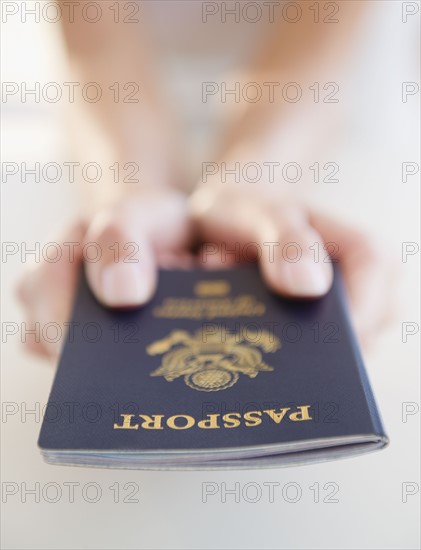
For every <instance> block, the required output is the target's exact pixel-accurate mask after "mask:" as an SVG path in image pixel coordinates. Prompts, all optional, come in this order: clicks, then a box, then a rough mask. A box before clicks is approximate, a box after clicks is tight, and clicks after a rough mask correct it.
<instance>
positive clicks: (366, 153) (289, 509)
mask: <svg viewBox="0 0 421 550" xmlns="http://www.w3.org/2000/svg"><path fill="white" fill-rule="evenodd" d="M401 10H402V3H401V2H393V1H392V2H372V6H371V10H370V12H369V14H368V16H367V20H366V21H365V23H364V25H363V28H362V29H361V31H360V36H359V37H358V49H356V50H355V54H354V62H353V65H352V68H351V69H350V71H349V78H348V86H347V91H348V96H347V97H348V100H350V98H351V103H352V106H351V111H350V112H351V116H350V121H349V124H348V126H347V130H346V135H345V136H344V140H343V143H338V144H337V145H336V146H335V149H334V150H333V151H332V150H329V152H328V153H327V154H326V157H328V160H331V159H340V160H341V163H342V164H341V166H342V165H344V166H346V170H344V179H343V180H341V185H340V186H338V187H337V188H334V189H332V187H330V188H329V189H328V190H326V192H325V193H324V194H323V196H322V202H323V206H324V207H326V208H328V209H329V208H331V209H332V210H335V211H336V212H337V213H338V215H340V216H344V217H347V218H349V219H351V220H353V221H354V223H355V224H357V225H360V226H362V227H365V228H367V229H368V230H369V231H371V232H373V233H376V234H378V235H380V236H381V238H382V239H383V240H384V242H386V243H387V244H388V246H389V247H390V250H391V253H392V254H393V256H394V258H395V261H396V264H399V265H400V267H401V274H402V275H401V283H400V285H399V286H396V287H393V288H390V289H389V291H388V294H387V295H385V296H384V300H385V301H390V299H391V297H392V296H393V295H398V296H399V300H398V301H399V303H400V308H399V311H398V313H397V315H396V318H395V320H394V322H393V323H392V324H391V325H390V326H389V327H388V328H387V329H386V330H385V332H384V333H383V334H382V336H381V338H380V340H379V342H378V343H377V345H376V346H375V347H374V349H372V350H371V351H370V352H369V353H368V354H367V355H366V365H367V369H368V372H369V375H370V379H371V382H372V384H373V387H374V389H375V394H376V398H377V401H378V404H379V407H380V410H381V413H382V417H383V421H384V424H385V426H386V430H387V433H388V434H389V436H390V439H391V444H390V446H389V447H388V448H387V449H386V450H385V451H382V452H379V453H374V454H371V455H367V456H363V457H359V458H354V459H347V460H342V461H338V462H333V463H327V464H320V465H312V466H302V467H296V468H287V469H278V470H266V471H265V470H262V471H242V472H235V471H233V472H207V473H200V472H185V473H183V472H181V473H180V472H177V473H172V472H162V473H161V472H141V471H116V470H109V471H107V470H95V469H81V468H69V467H53V466H48V465H46V464H44V462H43V461H42V458H41V456H40V453H39V451H38V448H37V437H38V433H39V429H40V421H39V419H36V418H34V416H33V415H29V416H27V417H26V421H24V422H23V421H22V419H21V416H20V414H16V415H13V416H11V417H3V419H2V425H1V427H2V440H1V443H2V445H1V452H2V482H3V488H4V483H6V482H9V483H16V484H18V486H19V493H18V494H16V495H14V496H9V497H8V499H7V502H6V503H5V504H3V514H2V545H3V547H4V548H10V549H11V548H16V549H17V548H39V549H47V548H63V549H64V548H68V549H73V548H104V549H114V548H115V549H117V548H157V549H158V548H349V549H351V548H352V549H355V548H364V549H366V548H382V549H383V548H405V549H407V548H419V523H418V522H419V498H418V496H409V497H408V499H407V502H406V503H404V502H403V500H402V484H403V483H405V482H414V483H418V484H419V436H420V429H419V414H418V415H414V416H410V417H409V418H408V421H407V422H406V423H404V422H403V421H402V407H403V403H405V402H415V403H417V404H419V359H418V358H419V355H418V342H417V340H418V339H417V337H410V338H408V341H407V343H403V342H402V338H401V330H402V322H406V321H414V322H419V309H418V302H419V293H418V276H419V271H418V260H417V258H416V257H414V258H409V260H408V262H407V263H402V262H401V246H402V242H404V241H415V242H419V237H418V202H419V192H418V182H417V178H416V177H413V178H410V179H409V181H408V182H407V183H406V184H404V183H402V181H401V163H402V162H404V161H415V162H419V156H418V148H419V141H418V117H419V111H418V103H419V95H418V97H414V98H412V99H411V98H410V99H409V101H408V102H407V103H406V104H404V103H402V101H401V86H402V82H404V81H419V74H418V68H417V67H418V60H417V55H416V52H417V48H418V45H417V44H418V25H419V15H418V16H415V17H413V18H411V19H410V21H408V23H406V24H404V23H402V19H401ZM61 56H62V52H61V45H60V42H59V40H58V29H57V28H56V27H55V26H54V25H47V24H45V23H43V24H31V23H30V22H27V23H26V24H24V25H22V24H20V23H19V20H18V19H13V21H11V22H9V23H7V24H5V25H3V65H4V66H3V80H4V81H16V82H22V81H28V82H34V81H40V82H43V81H44V82H46V81H60V67H61V66H62V63H63V61H62V58H61ZM2 108H3V120H4V130H3V132H4V134H3V135H4V143H3V161H16V162H19V163H20V162H22V161H26V162H27V163H31V162H35V161H40V162H43V161H44V162H48V161H56V162H60V159H62V161H63V160H65V159H68V157H69V153H66V151H67V145H66V139H64V137H63V134H64V129H63V125H62V122H61V119H60V118H59V116H58V114H57V113H58V109H57V108H52V107H50V106H48V105H46V104H33V103H32V102H29V103H27V104H22V103H21V102H20V101H19V100H18V99H15V100H14V101H8V102H7V103H6V104H3V105H2ZM66 155H67V156H66ZM71 158H72V157H71ZM318 197H319V198H318V199H315V200H321V199H320V193H319V195H318ZM2 199H3V201H2V214H3V216H2V240H3V241H14V242H17V243H21V242H28V243H33V242H35V241H40V242H44V241H48V240H52V239H53V237H54V234H55V233H56V232H57V231H58V230H59V229H61V228H62V227H63V226H64V225H65V224H66V223H67V222H69V221H71V220H72V219H73V217H74V215H75V213H76V211H77V201H76V198H75V193H74V188H72V185H71V184H52V183H48V182H44V183H43V182H41V183H39V184H34V183H26V184H23V183H21V182H19V181H18V179H17V178H15V179H14V180H13V179H9V180H8V181H7V182H5V183H2ZM2 269H3V283H2V320H3V323H4V322H17V323H20V322H21V321H22V320H23V311H22V310H21V307H20V306H19V305H18V303H17V301H16V299H15V295H14V292H15V291H14V287H15V284H16V281H17V280H18V278H19V277H20V275H21V272H22V269H23V266H22V263H21V262H20V261H19V259H18V258H17V257H14V258H12V259H9V261H8V262H7V263H3V264H2ZM2 360H3V361H2V365H3V366H2V369H3V370H2V400H3V402H13V403H17V404H18V406H19V409H20V410H22V408H23V407H24V406H25V405H24V404H26V407H27V408H28V409H33V408H34V407H35V406H36V404H37V403H38V404H40V406H41V407H42V406H43V405H44V404H45V403H46V402H47V399H48V394H49V390H50V387H51V384H52V380H53V376H54V367H53V366H51V365H49V364H48V363H46V362H44V361H41V360H39V359H36V358H34V357H32V356H29V355H27V354H25V353H24V351H23V350H22V347H21V346H20V345H19V341H18V338H17V337H15V338H9V340H8V341H7V343H5V344H3V351H2ZM338 364H339V365H340V357H338ZM36 482H39V483H40V486H41V488H42V487H44V486H45V484H47V483H56V484H59V485H60V487H61V488H62V489H63V495H62V497H61V499H60V500H59V502H57V503H49V502H47V501H46V499H45V498H43V496H42V494H41V500H40V502H39V503H36V502H34V496H31V495H28V497H27V502H22V494H21V489H22V488H23V487H24V486H22V484H26V486H27V487H28V488H31V487H33V486H34V484H35V483H36ZM66 482H77V483H79V484H80V485H79V486H78V487H76V489H75V502H74V503H70V502H69V498H68V493H67V492H66V487H65V486H64V485H63V483H66ZM92 482H95V483H97V484H99V485H100V486H101V489H102V497H101V498H100V500H99V502H97V503H95V504H94V503H89V502H86V501H84V500H83V498H82V497H81V489H82V487H83V486H84V485H85V484H87V483H92ZM115 482H118V483H119V484H120V487H121V488H122V487H123V485H124V484H125V483H126V482H135V483H137V484H138V486H139V488H140V490H139V493H138V494H137V498H138V500H139V502H138V503H123V502H119V503H114V502H113V493H112V491H111V490H110V489H109V487H110V486H111V485H112V484H113V483H115ZM203 482H216V483H217V484H221V483H224V482H225V483H226V486H227V488H233V487H234V484H235V483H240V488H241V489H243V488H244V485H245V484H247V483H249V482H253V483H259V484H260V486H261V487H262V490H263V492H262V497H261V499H260V501H259V502H255V503H252V502H247V495H246V498H244V497H243V496H241V495H240V502H238V503H237V502H235V500H234V497H233V496H232V495H231V496H229V495H228V496H227V502H225V503H224V502H222V499H221V493H218V494H217V495H215V496H212V497H209V498H208V502H206V503H204V502H202V483H203ZM264 482H271V483H279V484H280V485H279V486H277V487H275V500H274V502H273V503H271V502H269V498H268V490H267V488H266V487H265V486H263V485H262V484H263V483H264ZM291 482H294V483H297V484H299V485H300V487H301V490H302V497H301V499H300V500H299V501H298V502H296V503H289V502H287V501H286V500H285V499H284V498H283V497H282V491H281V489H282V487H283V486H284V485H285V484H287V483H291ZM327 482H334V483H336V484H338V486H339V493H338V494H337V495H336V497H337V498H338V499H339V502H338V503H323V502H319V503H315V502H314V493H313V492H312V491H311V490H310V489H309V487H310V486H312V485H314V484H315V483H319V484H320V486H321V487H323V485H324V484H325V483H327ZM52 494H53V492H52V493H51V495H52ZM126 494H127V492H125V491H124V490H122V493H121V496H120V501H121V500H122V497H123V496H124V495H126ZM253 494H254V493H253V491H252V490H251V489H250V494H249V496H250V497H252V496H253ZM291 494H292V493H291ZM51 495H50V496H51ZM321 495H322V497H323V496H326V491H323V490H322V492H321ZM3 496H5V495H3Z"/></svg>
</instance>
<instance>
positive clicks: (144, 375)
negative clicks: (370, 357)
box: [39, 265, 388, 469]
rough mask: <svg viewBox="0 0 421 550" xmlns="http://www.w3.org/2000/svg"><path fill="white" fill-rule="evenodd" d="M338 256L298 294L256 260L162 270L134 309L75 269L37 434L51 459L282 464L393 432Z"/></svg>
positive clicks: (366, 446) (360, 445)
mask: <svg viewBox="0 0 421 550" xmlns="http://www.w3.org/2000/svg"><path fill="white" fill-rule="evenodd" d="M387 442H388V440H387V437H386V435H385V433H384V430H383V427H382V424H381V421H380V418H379V414H378V411H377V407H376V404H375V401H374V398H373V394H372V391H371V388H370V384H369V381H368V378H367V374H366V371H365V368H364V365H363V361H362V356H361V353H360V350H359V346H358V343H357V340H356V338H355V335H354V332H353V329H352V327H351V324H350V320H349V316H348V308H347V303H346V296H345V291H344V287H343V283H342V280H341V274H340V271H339V268H338V267H337V266H335V277H334V283H333V286H332V288H331V290H330V291H329V293H328V294H327V295H326V296H325V297H323V298H321V299H318V300H311V301H296V300H295V301H293V300H288V299H285V298H282V297H280V296H277V295H275V294H274V293H273V292H271V291H270V290H269V289H268V288H267V287H266V286H265V284H264V282H263V281H262V280H261V277H260V274H259V271H258V269H257V267H256V266H247V265H245V266H242V267H237V268H235V269H232V270H226V271H202V270H191V271H161V272H160V274H159V285H158V289H157V292H156V294H155V296H154V298H153V300H152V301H151V303H149V304H148V305H146V306H144V307H143V308H139V309H131V310H124V311H123V310H120V311H115V310H110V309H106V308H105V307H103V306H101V305H100V304H99V303H98V302H97V301H96V299H95V298H94V296H93V294H92V293H91V291H90V289H89V288H88V285H87V282H86V278H85V275H84V273H83V272H82V273H81V278H80V283H79V288H78V292H77V296H76V301H75V306H74V311H73V317H72V320H71V321H70V322H69V323H68V330H67V336H66V342H65V345H64V348H63V352H62V356H61V359H60V362H59V367H58V370H57V374H56V377H55V381H54V384H53V388H52V391H51V395H50V398H49V403H48V405H47V407H46V410H45V415H44V419H43V425H42V428H41V433H40V437H39V446H40V448H41V451H42V453H43V456H44V458H45V459H46V460H47V461H48V462H50V463H53V464H68V465H85V466H105V467H120V468H148V469H152V468H153V469H174V468H183V469H187V468H190V469H199V468H203V469H209V468H210V469H213V468H218V467H222V468H255V467H278V466H282V465H290V464H300V463H306V462H314V461H321V460H329V459H333V458H339V457H344V456H351V455H355V454H361V453H364V452H368V451H371V450H374V449H379V448H381V447H384V446H385V445H386V444H387Z"/></svg>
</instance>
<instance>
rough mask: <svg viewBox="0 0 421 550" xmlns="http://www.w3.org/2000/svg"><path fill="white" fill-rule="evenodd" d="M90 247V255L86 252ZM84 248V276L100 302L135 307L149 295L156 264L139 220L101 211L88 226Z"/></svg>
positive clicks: (154, 284) (153, 283) (155, 273)
mask: <svg viewBox="0 0 421 550" xmlns="http://www.w3.org/2000/svg"><path fill="white" fill-rule="evenodd" d="M90 248H91V249H92V251H93V252H92V257H89V255H88V251H89V249H90ZM85 250H86V254H85V258H84V260H85V270H86V276H87V279H88V282H89V285H90V287H91V289H92V291H93V293H94V294H95V296H96V298H97V299H98V300H99V301H100V302H101V303H102V304H103V305H105V306H108V307H115V308H119V307H137V306H142V305H144V304H145V303H147V302H148V301H149V300H150V299H151V298H152V296H153V294H154V292H155V288H156V284H157V267H156V262H155V258H154V254H153V249H152V246H151V243H150V242H149V239H148V238H147V236H146V235H145V234H143V232H142V230H141V229H140V228H139V222H138V220H135V219H132V217H131V216H130V215H128V216H127V215H126V216H123V215H121V214H119V213H118V212H113V211H109V212H102V213H100V214H99V215H97V217H96V218H94V220H93V222H92V223H91V225H90V227H89V229H88V232H87V235H86V241H85ZM95 255H96V257H95V258H94V256H95Z"/></svg>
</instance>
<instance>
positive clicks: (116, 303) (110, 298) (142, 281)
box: [88, 262, 157, 308]
mask: <svg viewBox="0 0 421 550" xmlns="http://www.w3.org/2000/svg"><path fill="white" fill-rule="evenodd" d="M156 279H157V276H156V273H155V272H154V270H152V269H148V270H146V269H145V268H144V266H142V265H140V264H131V263H125V262H118V263H111V264H108V265H106V266H104V267H103V268H102V270H101V272H100V273H99V277H98V278H97V279H93V280H92V278H91V280H90V284H91V288H92V290H93V292H94V294H95V296H96V297H97V299H98V300H99V301H100V302H101V303H102V304H103V305H105V306H106V307H110V308H127V307H140V306H143V305H145V304H146V303H147V302H149V300H150V299H151V298H152V296H153V294H154V292H155V288H156ZM88 280H89V276H88Z"/></svg>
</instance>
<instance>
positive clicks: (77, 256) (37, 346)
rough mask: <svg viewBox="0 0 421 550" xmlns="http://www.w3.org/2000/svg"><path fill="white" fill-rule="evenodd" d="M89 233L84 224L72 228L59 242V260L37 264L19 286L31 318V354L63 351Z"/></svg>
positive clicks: (28, 339)
mask: <svg viewBox="0 0 421 550" xmlns="http://www.w3.org/2000/svg"><path fill="white" fill-rule="evenodd" d="M85 230H86V227H85V224H84V223H82V222H79V223H77V224H75V225H74V226H72V227H71V228H70V229H69V230H68V231H67V232H66V233H65V234H64V236H63V238H62V239H59V241H58V246H57V251H58V252H57V258H56V260H55V261H51V260H50V261H47V260H43V261H42V263H40V264H33V265H32V266H30V267H29V268H28V269H27V271H26V273H25V274H24V276H23V278H22V280H21V281H20V282H19V284H18V287H17V293H18V297H19V299H20V301H21V303H22V304H23V305H24V307H25V313H26V317H27V327H28V330H27V331H26V333H27V334H26V335H25V341H23V344H24V345H25V348H26V349H27V350H28V351H31V352H35V353H37V354H38V355H42V356H45V357H55V356H57V355H58V353H59V352H60V349H61V346H62V341H63V337H64V334H65V326H64V322H65V321H67V320H68V319H69V316H70V312H71V307H72V303H73V296H74V292H75V287H76V283H77V278H78V273H79V266H80V264H81V261H82V243H83V238H84V233H85ZM55 329H56V330H55Z"/></svg>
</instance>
